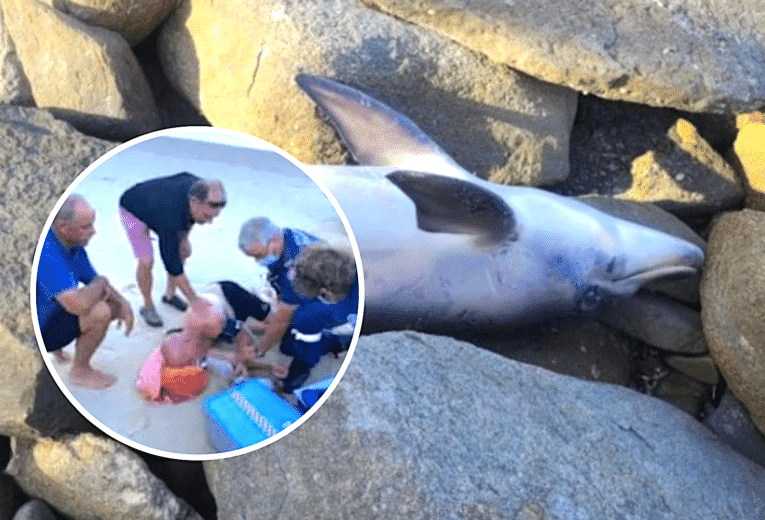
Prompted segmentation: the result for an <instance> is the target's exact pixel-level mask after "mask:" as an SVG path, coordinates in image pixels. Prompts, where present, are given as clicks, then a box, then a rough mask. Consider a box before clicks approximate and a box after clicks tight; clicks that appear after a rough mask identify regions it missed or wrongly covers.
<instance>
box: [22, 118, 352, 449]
mask: <svg viewBox="0 0 765 520" xmlns="http://www.w3.org/2000/svg"><path fill="white" fill-rule="evenodd" d="M363 294H364V293H363V275H362V271H361V263H360V258H359V253H358V248H357V246H356V242H355V240H354V238H353V234H352V231H351V229H350V227H349V226H348V222H347V220H346V218H345V216H344V215H343V213H342V210H341V209H340V207H339V206H338V204H337V202H336V201H335V200H334V198H333V197H332V195H331V194H330V193H329V192H328V191H327V190H326V188H324V187H323V186H321V185H319V184H317V183H316V182H315V181H314V180H313V179H312V178H311V177H310V175H309V174H307V173H306V172H304V171H303V169H302V168H301V165H300V163H299V162H297V161H296V160H295V159H293V158H291V157H289V156H287V155H286V154H285V153H284V152H282V151H281V150H279V149H278V148H276V147H274V146H273V145H270V144H269V143H266V142H265V141H262V140H260V139H258V138H256V137H252V136H249V135H246V134H242V133H239V132H234V131H229V130H223V129H218V128H210V127H185V128H175V129H171V130H165V131H161V132H155V133H152V134H147V135H145V136H142V137H140V138H138V139H134V140H132V141H130V142H128V143H125V144H124V145H122V146H119V147H117V148H115V149H114V150H112V151H111V152H109V153H108V154H106V155H104V156H103V157H101V158H100V159H99V160H98V161H96V162H95V163H93V164H92V165H91V166H90V167H88V168H87V169H86V170H85V171H84V172H83V173H82V174H81V175H80V176H79V177H78V178H77V180H76V181H75V182H74V183H73V184H72V185H71V186H70V187H69V188H68V189H67V191H66V192H65V193H64V195H63V196H62V197H61V199H60V200H59V201H58V203H57V204H56V207H55V208H54V209H53V212H52V213H51V215H50V217H49V218H48V222H47V223H46V225H45V228H44V230H43V233H42V236H41V237H40V241H39V243H38V246H37V251H36V253H35V258H34V265H33V269H32V283H31V297H32V309H33V311H32V314H33V320H34V325H35V332H36V334H37V339H38V343H39V345H40V348H41V350H42V352H43V358H44V359H45V363H46V365H47V366H48V368H49V370H50V372H51V374H52V376H53V378H54V379H55V380H56V382H57V383H58V385H59V387H60V388H61V390H62V391H63V392H64V394H65V395H66V396H67V397H68V398H69V399H70V400H71V401H72V403H73V404H74V405H75V407H77V409H78V410H79V411H80V412H81V413H82V414H83V415H85V416H86V417H87V418H88V419H90V420H91V421H92V422H93V423H94V424H96V425H97V426H98V427H100V428H101V429H102V430H104V431H105V432H106V433H108V434H110V435H111V436H113V437H114V438H116V439H117V440H119V441H121V442H124V443H125V444H128V445H129V446H132V447H134V448H137V449H140V450H143V451H146V452H149V453H153V454H156V455H161V456H165V457H171V458H177V459H185V460H205V459H213V458H222V457H227V456H232V455H237V454H240V453H243V452H246V451H250V450H253V449H257V448H258V447H261V446H264V445H266V444H268V443H270V442H273V441H274V440H276V439H278V438H280V437H282V436H284V435H286V434H288V433H289V432H290V431H292V430H293V429H294V428H296V427H298V426H299V424H300V423H302V422H303V421H305V420H306V419H307V418H308V417H309V416H310V415H311V414H312V413H313V412H314V411H315V410H316V409H317V408H318V407H319V406H320V405H321V404H322V403H323V402H324V401H325V400H326V399H327V397H328V396H329V394H330V393H331V391H332V390H333V389H334V387H335V386H336V385H337V382H338V381H339V378H340V377H341V376H342V374H343V372H344V371H345V369H346V367H347V365H348V363H349V362H350V359H351V354H352V352H353V348H354V346H355V343H356V340H357V338H358V334H359V329H360V326H361V317H362V308H363Z"/></svg>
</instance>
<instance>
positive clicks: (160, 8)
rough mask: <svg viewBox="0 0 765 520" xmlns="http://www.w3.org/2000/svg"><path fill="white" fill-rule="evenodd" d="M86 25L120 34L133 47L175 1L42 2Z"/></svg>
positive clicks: (150, 30)
mask: <svg viewBox="0 0 765 520" xmlns="http://www.w3.org/2000/svg"><path fill="white" fill-rule="evenodd" d="M43 1H45V2H46V3H47V4H49V5H52V6H53V7H55V8H56V9H58V10H59V11H61V12H63V13H66V14H69V15H71V16H73V17H75V18H77V19H78V20H81V21H83V22H85V23H86V24H88V25H96V26H98V27H103V28H104V29H109V30H110V31H114V32H116V33H119V34H121V35H122V36H123V37H124V38H125V39H126V40H127V41H128V43H129V44H130V45H131V46H133V47H135V46H136V45H137V44H139V43H140V42H141V41H143V40H144V39H145V38H146V37H147V36H148V35H149V34H151V32H152V31H153V30H154V29H156V28H157V27H158V26H159V24H161V23H162V22H163V21H164V20H165V18H166V17H167V15H168V14H170V12H171V11H172V10H173V8H175V6H176V5H177V4H178V0H43Z"/></svg>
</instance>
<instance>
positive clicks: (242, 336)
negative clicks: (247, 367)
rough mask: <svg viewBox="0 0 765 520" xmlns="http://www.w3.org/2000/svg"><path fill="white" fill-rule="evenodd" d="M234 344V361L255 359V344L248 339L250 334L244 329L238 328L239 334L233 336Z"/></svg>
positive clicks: (240, 361)
mask: <svg viewBox="0 0 765 520" xmlns="http://www.w3.org/2000/svg"><path fill="white" fill-rule="evenodd" d="M234 343H235V344H236V361H237V363H243V362H245V361H252V362H254V361H255V358H256V356H257V351H256V350H255V345H253V344H252V341H251V340H250V335H249V334H247V332H246V331H245V330H240V331H239V334H237V335H236V337H235V338H234Z"/></svg>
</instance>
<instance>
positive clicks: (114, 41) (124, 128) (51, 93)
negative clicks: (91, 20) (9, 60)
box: [2, 0, 159, 139]
mask: <svg viewBox="0 0 765 520" xmlns="http://www.w3.org/2000/svg"><path fill="white" fill-rule="evenodd" d="M2 4H3V8H4V10H5V22H6V24H7V26H8V30H9V32H10V35H11V38H12V39H13V43H14V44H15V46H16V51H17V53H18V56H19V59H20V61H21V64H22V66H23V68H24V74H25V75H26V77H27V78H28V79H29V83H30V85H31V87H32V94H33V96H34V100H35V104H36V105H37V106H38V107H40V108H45V109H46V110H48V111H50V112H51V113H53V114H55V115H56V117H58V118H60V119H65V120H67V121H69V122H70V123H72V124H73V125H75V126H76V127H77V128H79V129H81V130H82V131H85V132H88V133H90V134H92V135H99V136H102V137H108V138H112V139H118V138H125V137H132V136H134V135H137V134H141V133H144V132H149V131H151V130H156V129H157V128H158V127H159V118H158V116H157V108H156V106H155V104H154V99H153V97H152V93H151V90H150V89H149V86H148V84H147V82H146V79H145V77H144V75H143V72H142V71H141V67H140V66H139V65H138V62H137V61H136V59H135V57H134V56H133V53H132V51H131V50H130V47H129V45H128V44H127V42H126V41H125V39H124V38H122V36H120V35H118V34H117V33H114V32H112V31H109V30H106V29H102V28H100V27H92V26H88V25H85V24H84V23H82V22H80V21H79V20H77V19H75V18H72V17H71V16H68V15H65V14H63V13H61V12H59V11H57V10H55V9H53V8H52V7H50V6H48V5H45V4H44V3H42V2H40V1H38V0H2ZM32 26H34V27H35V31H34V32H32V31H29V27H32ZM53 42H55V44H54V43H53Z"/></svg>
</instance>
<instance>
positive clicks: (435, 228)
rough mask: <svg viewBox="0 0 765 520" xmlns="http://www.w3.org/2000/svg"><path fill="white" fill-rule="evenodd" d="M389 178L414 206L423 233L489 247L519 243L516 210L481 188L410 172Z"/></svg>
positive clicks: (456, 180) (471, 184)
mask: <svg viewBox="0 0 765 520" xmlns="http://www.w3.org/2000/svg"><path fill="white" fill-rule="evenodd" d="M386 177H387V178H388V179H389V180H390V181H391V182H392V183H393V184H395V185H396V186H397V187H398V188H399V189H400V190H401V191H403V192H404V193H405V194H406V195H407V197H409V198H410V199H411V200H412V201H413V202H414V205H415V207H416V209H417V227H418V228H420V229H422V230H423V231H430V232H433V233H466V234H471V235H477V236H478V237H479V238H481V239H483V240H485V241H486V242H487V243H498V242H502V241H508V240H515V239H516V234H517V233H516V229H515V218H514V216H513V210H512V209H511V208H510V206H508V205H507V203H506V202H505V201H504V199H502V197H500V196H498V195H497V194H496V193H494V192H492V191H490V190H487V189H485V188H483V187H482V186H480V185H478V184H475V183H472V182H467V181H464V180H462V179H454V178H450V177H443V176H440V175H433V174H430V173H422V172H410V171H395V172H392V173H389V174H388V175H387V176H386Z"/></svg>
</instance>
